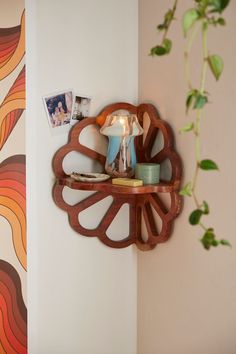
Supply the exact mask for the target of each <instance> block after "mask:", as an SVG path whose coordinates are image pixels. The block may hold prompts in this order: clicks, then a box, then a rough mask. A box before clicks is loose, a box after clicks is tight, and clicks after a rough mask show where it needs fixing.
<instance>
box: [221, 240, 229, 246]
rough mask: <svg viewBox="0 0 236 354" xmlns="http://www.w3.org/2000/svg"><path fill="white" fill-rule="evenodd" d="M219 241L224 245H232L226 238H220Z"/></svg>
mask: <svg viewBox="0 0 236 354" xmlns="http://www.w3.org/2000/svg"><path fill="white" fill-rule="evenodd" d="M220 243H221V244H222V245H224V246H229V247H232V246H231V244H230V243H229V241H227V240H220Z"/></svg>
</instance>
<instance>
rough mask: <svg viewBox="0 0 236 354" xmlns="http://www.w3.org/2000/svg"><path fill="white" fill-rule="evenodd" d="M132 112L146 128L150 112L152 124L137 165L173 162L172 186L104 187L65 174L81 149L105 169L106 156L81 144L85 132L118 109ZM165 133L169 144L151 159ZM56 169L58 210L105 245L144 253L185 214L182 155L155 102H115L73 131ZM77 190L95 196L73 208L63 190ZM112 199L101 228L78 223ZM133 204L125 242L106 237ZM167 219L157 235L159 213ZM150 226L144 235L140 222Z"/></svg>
mask: <svg viewBox="0 0 236 354" xmlns="http://www.w3.org/2000/svg"><path fill="white" fill-rule="evenodd" d="M120 109H122V110H127V111H129V112H130V113H134V114H137V117H138V120H139V123H140V125H141V126H143V121H144V115H145V113H147V114H148V116H149V118H150V125H149V128H148V131H147V133H146V137H145V140H144V141H143V137H142V136H138V137H136V138H135V147H136V154H137V161H138V162H155V163H160V164H161V163H162V162H163V161H164V160H166V159H169V161H170V163H171V168H172V177H171V180H170V181H169V182H163V181H161V183H158V184H156V185H145V186H141V187H126V186H115V185H112V184H111V181H110V180H109V181H106V182H100V183H91V182H90V183H86V182H77V181H75V180H73V179H72V178H70V177H69V176H67V175H66V174H65V172H64V170H63V159H64V158H65V156H66V155H67V154H68V153H70V152H71V151H78V152H80V153H82V154H84V155H86V156H88V157H90V158H92V159H95V160H97V161H98V162H99V163H100V164H102V166H104V165H105V160H106V157H105V156H103V155H102V154H100V153H98V152H96V151H94V150H92V149H90V148H88V147H86V146H84V145H82V144H81V143H80V142H79V135H80V133H81V131H82V130H83V129H84V128H85V127H87V126H88V125H90V124H96V118H98V119H99V120H103V119H105V118H106V116H107V115H108V114H111V113H113V112H115V111H117V110H120ZM159 130H161V132H162V134H163V138H164V146H163V148H162V149H161V151H160V152H158V153H157V154H155V155H154V156H153V157H151V151H152V147H153V144H154V142H155V139H156V137H157V134H158V131H159ZM52 164H53V170H54V173H55V176H56V183H55V185H54V188H53V198H54V201H55V203H56V204H57V205H58V207H59V208H61V209H62V210H64V211H65V212H67V214H68V217H69V222H70V225H71V227H72V228H73V229H74V230H75V231H76V232H78V233H79V234H81V235H84V236H89V237H98V238H99V239H100V240H101V241H102V242H103V243H104V244H105V245H107V246H110V247H113V248H123V247H127V246H129V245H131V244H136V245H137V247H138V248H139V249H140V250H143V251H144V250H151V249H153V248H154V247H155V246H156V245H157V244H158V243H162V242H165V241H167V240H168V238H169V237H170V234H171V229H172V224H173V221H174V219H175V218H176V217H177V215H178V214H179V213H180V210H181V206H182V198H181V197H180V195H179V193H178V192H179V188H180V182H181V175H182V166H181V160H180V157H179V155H178V154H177V152H176V151H175V149H174V139H173V134H172V130H171V128H170V126H169V125H168V124H167V123H166V122H165V121H164V120H162V119H160V117H159V114H158V112H157V110H156V108H155V107H154V106H153V105H151V104H141V105H139V106H134V105H131V104H129V103H123V102H121V103H115V104H111V105H109V106H107V107H105V108H104V109H103V110H102V111H101V113H100V114H99V116H98V117H93V118H86V119H84V120H82V121H81V122H79V123H77V124H76V125H75V126H74V127H73V128H72V129H71V131H70V134H69V139H68V143H67V144H66V145H64V146H63V147H61V148H60V149H59V150H58V151H57V152H56V154H55V156H54V158H53V162H52ZM65 186H67V187H70V188H72V189H78V190H92V191H95V192H96V193H94V194H93V195H91V196H89V197H87V198H85V199H83V200H82V201H80V202H79V203H77V204H76V205H73V206H71V205H69V204H67V203H66V202H65V200H64V199H63V189H64V187H65ZM159 193H168V194H169V195H170V201H171V203H170V207H169V208H167V207H166V205H165V204H164V203H163V201H162V200H161V198H160V194H159ZM109 195H111V196H112V197H113V202H112V204H111V205H110V207H109V208H108V210H107V211H106V213H105V215H104V217H103V218H102V220H101V221H100V223H99V225H98V226H97V227H96V228H95V229H93V230H91V229H86V228H84V227H83V226H82V225H81V224H80V222H79V214H80V213H81V212H82V211H84V210H86V209H87V208H89V207H90V206H91V205H93V204H95V203H97V202H99V201H101V200H103V199H104V198H106V197H107V196H109ZM127 203H128V205H129V235H128V237H125V238H124V239H122V240H119V241H114V240H111V239H110V238H109V237H108V236H107V230H108V228H109V226H110V224H111V223H112V221H113V220H114V218H115V217H116V215H117V213H118V212H119V210H120V208H121V207H122V205H124V204H127ZM153 210H155V212H156V213H157V214H158V215H159V217H160V219H161V221H162V228H161V230H160V232H158V230H157V227H156V223H155V213H153ZM142 215H143V220H144V222H145V225H146V230H147V233H148V237H147V239H146V240H144V237H142V230H141V229H142V228H141V220H142Z"/></svg>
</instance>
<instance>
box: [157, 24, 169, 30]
mask: <svg viewBox="0 0 236 354" xmlns="http://www.w3.org/2000/svg"><path fill="white" fill-rule="evenodd" d="M166 28H167V26H166V25H165V24H164V23H162V24H160V25H158V26H157V29H158V30H159V31H164V30H165V29H166Z"/></svg>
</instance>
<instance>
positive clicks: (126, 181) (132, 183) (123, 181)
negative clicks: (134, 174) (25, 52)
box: [112, 178, 143, 187]
mask: <svg viewBox="0 0 236 354" xmlns="http://www.w3.org/2000/svg"><path fill="white" fill-rule="evenodd" d="M112 184H118V185H121V186H129V187H138V186H142V185H143V181H142V180H141V179H134V178H113V179H112Z"/></svg>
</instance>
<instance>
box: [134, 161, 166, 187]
mask: <svg viewBox="0 0 236 354" xmlns="http://www.w3.org/2000/svg"><path fill="white" fill-rule="evenodd" d="M135 178H137V179H141V180H142V181H143V184H156V183H159V180H160V165H159V164H157V163H145V162H143V163H137V164H136V165H135Z"/></svg>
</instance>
